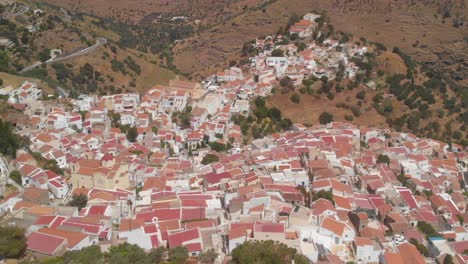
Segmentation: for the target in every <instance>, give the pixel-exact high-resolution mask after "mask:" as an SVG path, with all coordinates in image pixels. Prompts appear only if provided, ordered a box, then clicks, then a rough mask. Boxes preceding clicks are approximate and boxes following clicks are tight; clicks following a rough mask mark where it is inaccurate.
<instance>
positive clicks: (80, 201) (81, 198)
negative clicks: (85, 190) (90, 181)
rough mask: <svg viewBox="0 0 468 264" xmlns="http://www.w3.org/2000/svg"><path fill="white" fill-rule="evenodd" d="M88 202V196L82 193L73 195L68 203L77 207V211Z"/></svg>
mask: <svg viewBox="0 0 468 264" xmlns="http://www.w3.org/2000/svg"><path fill="white" fill-rule="evenodd" d="M87 204H88V196H86V195H84V194H78V195H73V196H72V199H71V201H70V202H69V203H68V205H70V206H75V207H78V211H79V210H81V209H82V208H84V207H86V205H87Z"/></svg>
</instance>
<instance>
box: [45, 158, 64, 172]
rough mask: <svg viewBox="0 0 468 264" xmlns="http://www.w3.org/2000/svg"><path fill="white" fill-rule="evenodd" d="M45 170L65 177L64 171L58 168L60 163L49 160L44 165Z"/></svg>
mask: <svg viewBox="0 0 468 264" xmlns="http://www.w3.org/2000/svg"><path fill="white" fill-rule="evenodd" d="M44 170H51V171H53V172H55V173H56V174H60V175H63V170H62V169H61V168H60V167H59V166H58V163H57V161H56V160H48V161H47V162H46V163H45V164H44Z"/></svg>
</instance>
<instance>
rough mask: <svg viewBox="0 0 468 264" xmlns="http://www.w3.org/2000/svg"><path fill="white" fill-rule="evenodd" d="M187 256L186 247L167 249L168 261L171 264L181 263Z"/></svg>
mask: <svg viewBox="0 0 468 264" xmlns="http://www.w3.org/2000/svg"><path fill="white" fill-rule="evenodd" d="M187 258H188V250H187V248H186V247H176V248H171V249H170V250H169V261H170V262H171V263H173V264H183V263H185V262H186V261H187Z"/></svg>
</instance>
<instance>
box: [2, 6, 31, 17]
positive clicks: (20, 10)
mask: <svg viewBox="0 0 468 264" xmlns="http://www.w3.org/2000/svg"><path fill="white" fill-rule="evenodd" d="M17 8H18V11H16V12H15V13H10V14H6V15H5V16H4V18H6V19H10V18H14V17H17V16H21V15H22V14H24V13H26V12H28V11H29V6H26V5H20V6H18V7H17V6H16V4H15V6H14V7H13V8H12V10H11V12H13V11H14V10H15V9H17Z"/></svg>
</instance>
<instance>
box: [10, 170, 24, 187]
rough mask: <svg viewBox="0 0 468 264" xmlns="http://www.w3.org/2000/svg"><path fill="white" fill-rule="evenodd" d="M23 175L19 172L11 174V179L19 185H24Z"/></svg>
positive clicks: (15, 171)
mask: <svg viewBox="0 0 468 264" xmlns="http://www.w3.org/2000/svg"><path fill="white" fill-rule="evenodd" d="M21 178H22V177H21V173H20V172H19V171H17V170H14V171H12V172H10V179H12V180H14V181H15V182H16V183H17V184H19V185H23V181H22V180H21Z"/></svg>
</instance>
